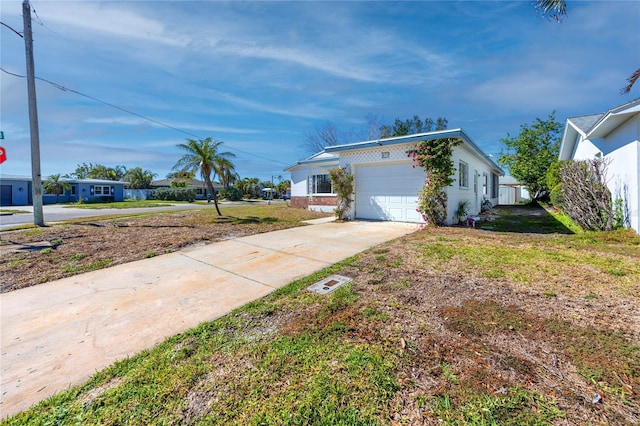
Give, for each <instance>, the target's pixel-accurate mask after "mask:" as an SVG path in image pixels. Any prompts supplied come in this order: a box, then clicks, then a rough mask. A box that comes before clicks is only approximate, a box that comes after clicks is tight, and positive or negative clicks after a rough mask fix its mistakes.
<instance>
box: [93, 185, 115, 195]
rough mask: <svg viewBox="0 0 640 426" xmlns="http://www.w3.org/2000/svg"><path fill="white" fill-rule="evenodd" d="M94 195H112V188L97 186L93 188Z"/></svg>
mask: <svg viewBox="0 0 640 426" xmlns="http://www.w3.org/2000/svg"><path fill="white" fill-rule="evenodd" d="M93 194H94V195H111V187H110V186H102V185H96V186H94V187H93Z"/></svg>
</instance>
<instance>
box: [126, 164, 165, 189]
mask: <svg viewBox="0 0 640 426" xmlns="http://www.w3.org/2000/svg"><path fill="white" fill-rule="evenodd" d="M156 176H157V174H156V173H153V172H152V171H151V170H142V167H135V168H133V169H129V170H127V172H126V173H125V174H124V177H123V179H124V181H125V182H129V188H131V189H147V188H151V182H152V181H153V178H155V177H156Z"/></svg>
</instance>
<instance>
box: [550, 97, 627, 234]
mask: <svg viewBox="0 0 640 426" xmlns="http://www.w3.org/2000/svg"><path fill="white" fill-rule="evenodd" d="M559 158H560V160H586V159H592V158H605V159H608V160H610V164H609V167H608V169H607V171H608V173H607V177H608V184H607V185H608V187H609V190H610V191H611V194H612V196H613V198H614V200H615V199H618V198H621V199H623V200H624V202H625V204H626V206H627V209H628V213H629V219H630V225H631V227H632V228H633V229H635V230H636V232H638V233H640V218H639V217H638V214H639V213H638V211H639V210H640V98H638V99H635V100H633V101H631V102H628V103H626V104H624V105H620V106H618V107H615V108H612V109H610V110H609V111H607V112H605V113H602V114H591V115H583V116H579V117H571V118H568V119H567V124H566V126H565V129H564V135H563V137H562V144H561V145H560V155H559Z"/></svg>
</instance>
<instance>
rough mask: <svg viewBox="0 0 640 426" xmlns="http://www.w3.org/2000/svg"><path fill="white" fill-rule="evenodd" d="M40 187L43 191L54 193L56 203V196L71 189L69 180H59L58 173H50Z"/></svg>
mask: <svg viewBox="0 0 640 426" xmlns="http://www.w3.org/2000/svg"><path fill="white" fill-rule="evenodd" d="M42 188H43V189H44V192H46V193H47V194H55V195H56V203H57V202H58V197H59V196H60V195H62V194H64V193H65V191H68V190H69V189H71V184H70V183H69V182H66V181H63V180H60V174H57V175H51V176H49V177H48V178H47V180H45V181H44V182H42Z"/></svg>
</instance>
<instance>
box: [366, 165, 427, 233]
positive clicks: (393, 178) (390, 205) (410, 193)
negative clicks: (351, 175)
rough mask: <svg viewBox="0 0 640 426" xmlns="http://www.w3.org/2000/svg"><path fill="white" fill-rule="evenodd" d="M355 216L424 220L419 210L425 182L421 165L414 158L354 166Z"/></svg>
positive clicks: (404, 220)
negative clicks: (412, 163) (390, 162)
mask: <svg viewBox="0 0 640 426" xmlns="http://www.w3.org/2000/svg"><path fill="white" fill-rule="evenodd" d="M354 169H355V181H356V182H355V183H356V190H355V192H356V197H355V198H356V199H355V207H356V218H358V219H376V220H393V221H398V222H423V220H422V217H421V216H420V214H419V213H418V212H417V211H416V207H417V206H418V193H419V192H420V189H422V186H423V185H424V176H425V175H424V170H423V169H422V167H416V168H412V167H411V162H402V163H392V164H384V165H382V164H366V165H356V166H355V168H354Z"/></svg>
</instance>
